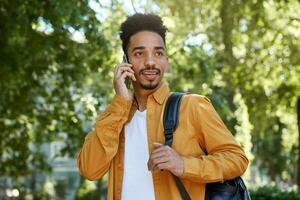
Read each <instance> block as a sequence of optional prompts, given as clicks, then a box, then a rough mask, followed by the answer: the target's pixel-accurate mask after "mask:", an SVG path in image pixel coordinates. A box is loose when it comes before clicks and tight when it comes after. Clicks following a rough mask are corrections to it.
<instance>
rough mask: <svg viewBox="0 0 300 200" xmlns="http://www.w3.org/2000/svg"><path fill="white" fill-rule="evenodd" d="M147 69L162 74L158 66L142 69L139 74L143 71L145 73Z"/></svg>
mask: <svg viewBox="0 0 300 200" xmlns="http://www.w3.org/2000/svg"><path fill="white" fill-rule="evenodd" d="M145 71H151V72H154V71H155V72H156V73H158V74H160V69H158V68H145V69H141V70H140V71H139V75H141V74H142V73H144V72H145Z"/></svg>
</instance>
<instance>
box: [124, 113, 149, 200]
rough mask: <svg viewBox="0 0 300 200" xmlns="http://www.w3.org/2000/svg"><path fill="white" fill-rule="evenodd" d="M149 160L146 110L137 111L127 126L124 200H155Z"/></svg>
mask: <svg viewBox="0 0 300 200" xmlns="http://www.w3.org/2000/svg"><path fill="white" fill-rule="evenodd" d="M148 159H149V150H148V138H147V123H146V110H145V111H143V112H140V111H138V110H137V111H136V112H135V114H134V116H133V118H132V120H131V121H130V123H128V124H126V125H125V153H124V176H123V185H122V195H121V199H122V200H141V199H143V200H154V199H155V194H154V186H153V178H152V173H151V171H148V167H147V162H148Z"/></svg>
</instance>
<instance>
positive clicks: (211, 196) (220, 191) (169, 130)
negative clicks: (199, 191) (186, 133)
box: [163, 93, 251, 200]
mask: <svg viewBox="0 0 300 200" xmlns="http://www.w3.org/2000/svg"><path fill="white" fill-rule="evenodd" d="M183 95H184V93H172V94H171V95H170V97H169V98H168V100H167V103H166V106H165V110H164V118H163V123H164V133H165V145H168V146H172V143H173V132H174V131H175V130H176V128H177V125H178V116H179V107H180V103H181V99H182V96H183ZM172 175H173V177H174V180H175V183H176V186H177V188H178V190H179V192H180V195H181V197H182V199H183V200H190V199H191V197H190V196H189V194H188V192H187V191H186V189H185V187H184V185H183V184H182V182H181V181H180V179H179V178H178V177H177V176H175V175H174V174H172ZM205 200H251V198H250V196H249V192H248V190H247V188H246V185H245V183H244V181H243V179H242V178H241V177H237V178H235V179H232V180H228V181H225V182H223V183H208V184H206V188H205Z"/></svg>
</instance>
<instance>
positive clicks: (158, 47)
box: [154, 46, 166, 50]
mask: <svg viewBox="0 0 300 200" xmlns="http://www.w3.org/2000/svg"><path fill="white" fill-rule="evenodd" d="M154 49H156V50H160V49H161V50H166V49H165V47H164V46H157V47H154Z"/></svg>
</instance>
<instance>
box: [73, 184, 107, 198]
mask: <svg viewBox="0 0 300 200" xmlns="http://www.w3.org/2000/svg"><path fill="white" fill-rule="evenodd" d="M101 193H102V192H101V182H97V183H95V182H91V181H83V182H82V184H81V186H80V187H79V189H78V191H77V193H76V197H75V199H76V200H93V199H99V198H100V196H101Z"/></svg>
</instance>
